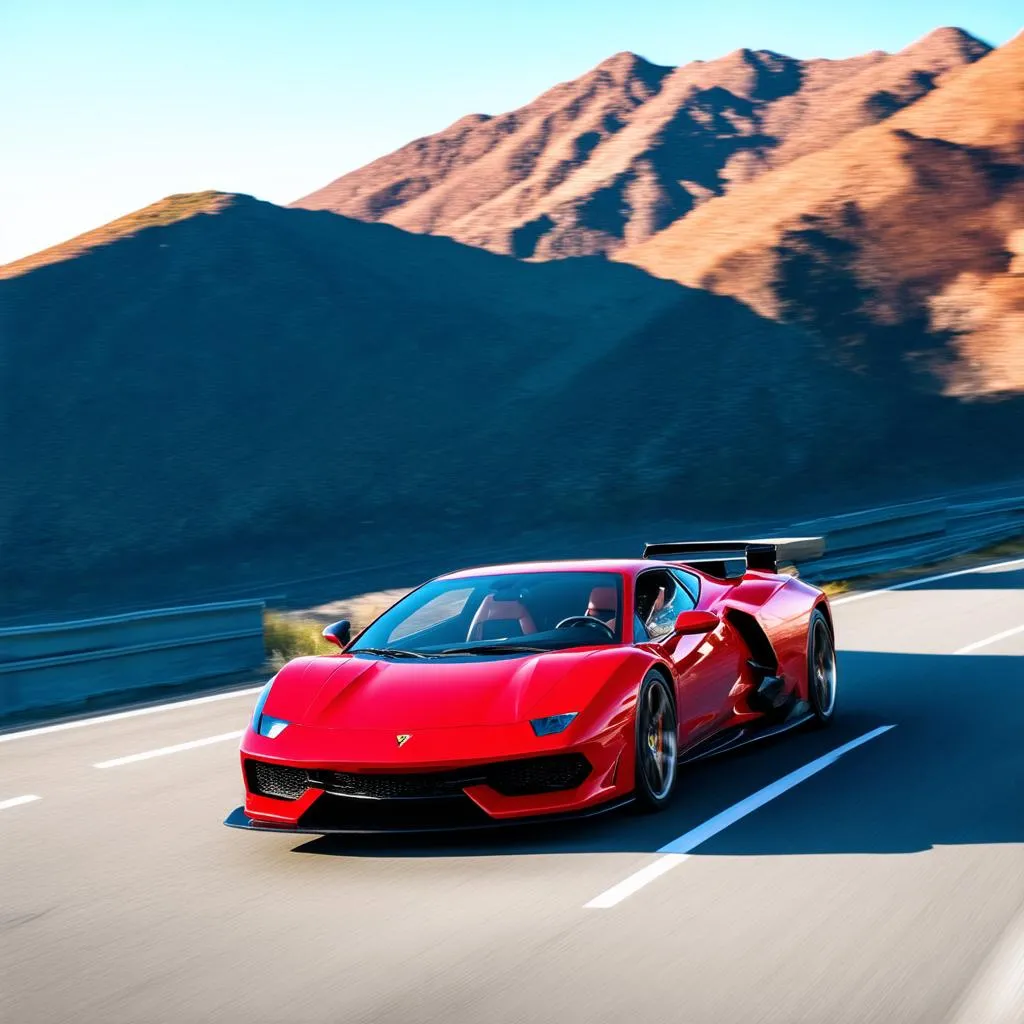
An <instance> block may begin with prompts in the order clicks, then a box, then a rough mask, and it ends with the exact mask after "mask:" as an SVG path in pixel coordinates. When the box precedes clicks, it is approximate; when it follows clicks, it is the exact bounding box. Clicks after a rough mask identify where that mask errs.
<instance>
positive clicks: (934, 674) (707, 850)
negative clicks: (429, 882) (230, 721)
mask: <svg viewBox="0 0 1024 1024" xmlns="http://www.w3.org/2000/svg"><path fill="white" fill-rule="evenodd" d="M840 668H841V674H842V679H843V689H842V691H841V698H840V699H841V704H840V705H839V713H838V715H837V718H836V721H835V722H834V723H833V724H832V726H831V727H830V728H828V729H801V730H797V731H794V732H792V733H788V734H785V735H783V736H780V737H777V738H774V739H771V740H766V741H764V742H762V743H758V744H754V745H752V746H750V747H747V748H745V749H744V750H741V751H737V752H735V753H733V754H729V755H725V756H723V757H719V758H712V759H710V760H707V761H701V762H697V763H694V764H692V765H688V766H684V767H683V768H682V769H681V774H680V777H679V786H678V789H677V794H676V798H675V800H674V801H673V803H672V805H671V806H670V807H669V808H667V809H666V810H665V811H663V812H662V813H660V814H656V815H641V814H636V813H632V812H631V811H630V810H629V809H625V810H618V811H612V812H609V813H608V814H607V815H602V816H599V817H595V818H590V819H583V820H579V821H576V822H564V823H551V824H549V825H543V826H540V825H537V826H526V827H522V828H502V829H495V830H494V831H487V832H483V833H481V832H471V833H461V834H460V833H453V834H439V835H436V836H424V835H407V836H397V835H392V836H338V835H335V836H323V837H318V838H316V839H313V840H311V841H306V842H303V843H301V844H300V845H299V846H297V847H296V848H295V852H299V853H305V854H318V855H326V856H335V857H387V858H402V857H481V856H506V857H509V856H517V855H527V854H531V855H538V854H564V853H602V852H604V853H615V852H646V853H653V852H655V851H657V850H658V849H659V848H661V847H662V846H664V845H665V844H666V843H669V842H670V841H672V840H673V839H675V838H676V837H678V836H680V835H682V834H684V833H686V832H688V831H689V830H690V829H693V828H695V827H696V826H698V825H700V824H701V823H703V822H705V821H707V820H708V819H709V818H711V817H713V816H714V815H715V814H718V813H719V812H721V811H723V810H725V809H726V808H728V807H730V806H732V805H733V804H735V803H737V802H739V801H740V800H743V799H745V798H746V797H748V796H750V795H751V794H752V793H754V792H756V791H757V790H759V789H761V788H762V787H763V786H766V785H768V784H770V783H772V782H774V781H776V780H777V779H780V778H781V777H783V776H784V775H786V774H788V773H789V772H792V771H794V770H796V769H797V768H800V767H802V766H804V765H806V764H807V763H809V762H810V761H813V760H815V759H816V758H818V757H820V756H821V755H823V754H825V753H828V752H829V751H831V750H834V749H835V748H837V747H839V746H842V745H843V744H844V743H847V742H849V741H850V740H853V739H856V738H857V737H859V736H862V735H864V734H865V733H867V732H869V731H871V730H872V729H875V728H877V727H878V726H880V725H895V726H896V728H894V729H892V730H891V731H889V732H887V733H885V734H884V735H882V736H880V737H879V738H877V739H874V740H872V741H870V742H869V743H867V744H865V745H864V746H863V747H860V748H858V749H856V750H853V751H851V752H850V753H849V754H847V755H845V756H844V757H842V758H840V759H839V760H838V761H837V762H836V763H834V764H832V765H829V766H828V767H826V768H825V769H824V770H823V771H821V772H820V773H818V774H816V775H814V776H812V777H811V778H810V779H808V780H807V781H804V782H802V783H800V784H799V785H797V786H796V787H794V788H793V789H791V790H790V791H788V792H787V793H784V794H783V795H782V796H780V797H779V798H777V799H775V800H773V801H771V802H770V803H769V804H768V805H767V806H765V807H763V808H761V809H760V810H757V811H755V812H754V813H753V814H751V815H750V816H749V817H746V818H744V819H742V820H741V821H738V822H737V823H736V824H734V825H732V826H730V827H729V828H727V829H724V830H723V831H722V832H720V833H718V834H717V835H716V836H714V837H713V838H711V839H709V840H708V841H706V842H705V843H703V844H702V845H701V846H699V847H698V848H697V849H696V850H695V851H694V855H695V856H761V855H782V854H835V853H911V852H915V851H920V850H927V849H930V848H931V847H932V846H938V845H955V844H972V843H1021V842H1024V803H1022V800H1021V788H1020V787H1021V780H1022V779H1024V738H1022V737H1024V658H1021V657H1012V656H999V655H987V656H986V655H975V656H952V655H927V654H893V653H880V652H867V651H847V652H843V653H842V654H841V655H840Z"/></svg>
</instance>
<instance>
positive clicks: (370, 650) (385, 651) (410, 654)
mask: <svg viewBox="0 0 1024 1024" xmlns="http://www.w3.org/2000/svg"><path fill="white" fill-rule="evenodd" d="M350 653H352V654H379V655H381V656H382V657H385V658H429V657H431V655H429V654H423V653H422V652H421V651H403V650H399V649H398V648H397V647H357V648H356V649H355V650H354V651H352V652H350Z"/></svg>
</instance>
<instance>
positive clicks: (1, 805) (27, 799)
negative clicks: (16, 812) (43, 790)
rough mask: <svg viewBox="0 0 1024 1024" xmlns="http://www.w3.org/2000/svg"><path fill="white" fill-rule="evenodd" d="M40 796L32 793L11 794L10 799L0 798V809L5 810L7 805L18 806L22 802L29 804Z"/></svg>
mask: <svg viewBox="0 0 1024 1024" xmlns="http://www.w3.org/2000/svg"><path fill="white" fill-rule="evenodd" d="M42 799H43V798H42V797H41V796H35V795H34V794H32V793H29V794H27V795H26V796H12V797H11V799H10V800H0V811H6V810H7V808H8V807H20V806H21V805H22V804H30V803H32V802H33V801H35V800H42Z"/></svg>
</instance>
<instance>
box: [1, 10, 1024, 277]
mask: <svg viewBox="0 0 1024 1024" xmlns="http://www.w3.org/2000/svg"><path fill="white" fill-rule="evenodd" d="M1022 11H1024V8H1022V7H1021V4H1020V3H1019V0H1013V2H1010V0H973V2H954V0H859V2H845V3H840V2H836V0H816V2H813V3H812V2H806V0H804V2H798V0H774V2H773V0H703V2H700V3H692V2H686V0H662V2H651V0H476V2H471V0H462V2H459V0H392V2H388V0H368V2H362V0H334V2H330V0H292V2H278V3H271V2H261V0H249V2H219V0H208V2H198V0H176V2H171V0H166V2H164V3H154V2H149V0H121V2H112V0H63V2H61V0H0V96H2V97H3V99H2V101H0V145H2V148H0V263H3V262H7V261H8V260H12V259H16V258H17V257H19V256H22V255H25V254H27V253H29V252H34V251H36V250H37V249H40V248H43V247H45V246H47V245H51V244H53V243H56V242H58V241H62V240H63V239H65V238H68V237H70V236H71V235H74V234H77V233H79V232H81V231H85V230H88V229H89V228H91V227H95V226H96V225H98V224H102V223H104V222H106V221H108V220H111V219H113V218H114V217H117V216H120V215H121V214H123V213H127V212H129V211H131V210H133V209H137V208H138V207H140V206H144V205H146V204H147V203H150V202H152V201H154V200H156V199H159V198H161V197H162V196H165V195H168V194H170V193H172V192H187V191H193V190H198V189H204V188H216V189H222V190H225V191H233V192H248V193H251V194H253V195H256V196H259V197H260V198H264V199H270V200H272V201H274V202H281V203H284V202H288V201H289V200H292V199H295V198H297V197H298V196H300V195H302V194H304V193H306V192H309V191H311V190H312V189H314V188H316V187H318V186H320V185H323V184H325V183H326V182H327V181H329V180H330V179H332V178H334V177H336V176H337V175H339V174H341V173H343V172H344V171H347V170H351V169H352V168H354V167H358V166H359V165H361V164H363V163H366V162H367V161H368V160H371V159H373V158H374V157H376V156H379V155H380V154H382V153H386V152H388V151H390V150H392V149H394V148H396V147H397V146H399V145H401V144H402V143H404V142H407V141H409V140H410V139H413V138H416V137H417V136H420V135H425V134H427V133H429V132H432V131H436V130H438V129H439V128H442V127H444V126H445V125H446V124H448V123H450V122H451V121H454V120H455V119H456V118H458V117H460V116H461V115H462V114H465V113H469V112H474V111H481V112H485V113H495V112H499V111H502V110H507V109H509V108H511V107H515V106H518V105H520V104H522V103H524V102H526V101H528V100H530V99H531V98H533V97H534V96H535V95H537V94H538V93H540V92H542V91H543V90H544V89H546V88H548V87H549V86H551V85H553V84H555V83H556V82H560V81H564V80H565V79H567V78H573V77H575V76H576V75H578V74H580V73H582V72H583V71H585V70H587V69H588V68H590V67H592V66H593V65H594V64H596V63H598V62H599V61H601V60H603V59H604V58H605V57H607V56H609V55H610V54H612V53H615V52H617V51H619V50H633V51H635V52H637V53H640V54H643V55H644V56H645V57H647V58H649V59H651V60H654V61H656V62H658V63H661V64H681V63H684V62H686V61H689V60H693V59H709V58H713V57H717V56H720V55H721V54H723V53H727V52H729V51H730V50H734V49H736V48H737V47H739V46H750V47H752V48H760V47H763V48H768V49H773V50H778V51H781V52H783V53H789V54H792V55H794V56H797V57H815V56H820V57H843V56H848V55H850V54H854V53H861V52H863V51H866V50H871V49H883V50H897V49H900V48H901V47H903V46H906V45H907V44H908V43H910V42H912V41H913V40H914V39H916V38H918V37H919V36H922V35H924V34H925V33H926V32H928V31H929V30H930V29H932V28H934V27H936V26H939V25H958V26H960V27H962V28H965V29H967V30H968V31H969V32H972V33H973V34H974V35H976V36H979V37H981V38H982V39H984V40H986V41H987V42H990V43H993V44H996V45H998V44H1000V43H1003V42H1005V41H1006V40H1007V39H1009V38H1010V37H1012V36H1013V35H1015V34H1016V33H1017V32H1018V31H1019V30H1020V29H1021V27H1022V26H1021V22H1022V21H1024V18H1022Z"/></svg>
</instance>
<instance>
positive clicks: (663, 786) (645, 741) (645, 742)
mask: <svg viewBox="0 0 1024 1024" xmlns="http://www.w3.org/2000/svg"><path fill="white" fill-rule="evenodd" d="M677 723H678V719H677V717H676V704H675V699H674V698H673V695H672V687H671V685H670V684H669V683H667V682H666V681H665V677H664V676H663V675H662V674H661V673H660V672H657V671H655V670H653V669H652V670H651V671H650V672H648V673H647V675H646V676H644V680H643V682H642V683H641V684H640V690H639V692H638V694H637V700H636V791H635V796H636V808H637V810H639V811H645V812H650V811H660V810H661V809H662V808H663V807H664V806H665V805H666V804H667V803H668V802H669V801H670V800H671V799H672V794H673V793H674V792H675V786H676V776H677V775H678V771H679V766H678V764H677V762H676V757H677V754H678V724H677Z"/></svg>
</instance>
